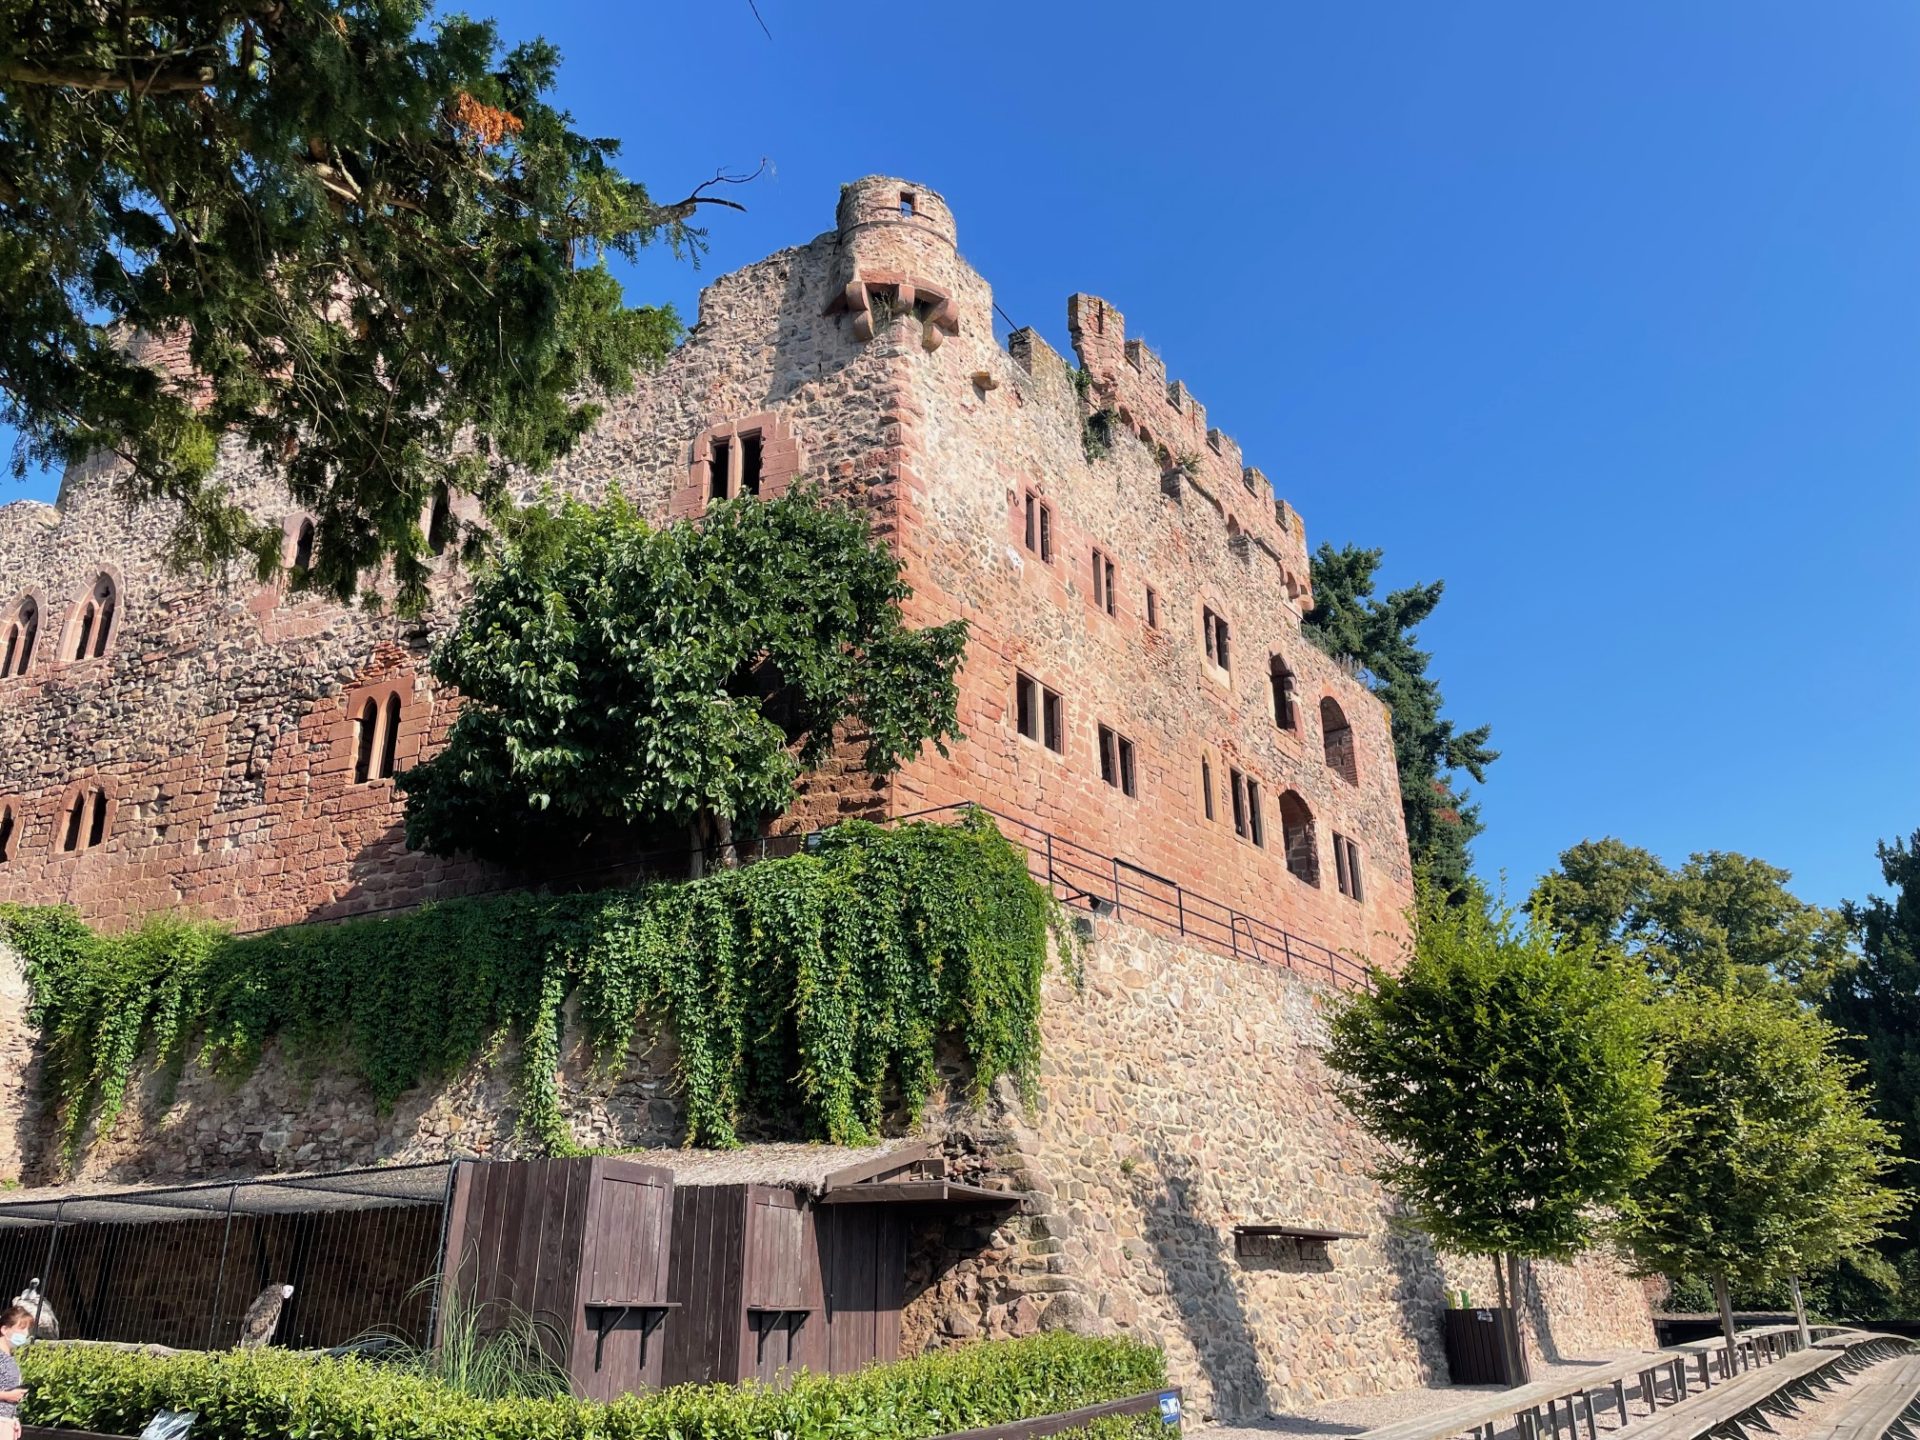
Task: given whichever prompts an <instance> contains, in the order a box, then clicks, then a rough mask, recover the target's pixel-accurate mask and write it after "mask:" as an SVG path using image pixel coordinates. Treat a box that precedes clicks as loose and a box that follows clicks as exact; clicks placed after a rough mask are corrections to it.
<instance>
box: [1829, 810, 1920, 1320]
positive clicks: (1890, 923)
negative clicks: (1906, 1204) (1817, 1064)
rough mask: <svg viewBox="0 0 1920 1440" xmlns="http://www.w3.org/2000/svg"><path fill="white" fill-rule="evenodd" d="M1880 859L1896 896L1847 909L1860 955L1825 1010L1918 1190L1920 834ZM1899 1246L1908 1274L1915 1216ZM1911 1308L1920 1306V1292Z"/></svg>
mask: <svg viewBox="0 0 1920 1440" xmlns="http://www.w3.org/2000/svg"><path fill="white" fill-rule="evenodd" d="M1879 856H1880V873H1881V875H1882V876H1883V877H1885V880H1886V883H1887V887H1888V890H1889V892H1890V893H1889V894H1888V895H1886V896H1880V895H1875V896H1872V897H1870V898H1869V899H1867V900H1866V901H1865V902H1863V903H1859V904H1855V903H1852V902H1849V903H1848V904H1847V905H1845V906H1844V907H1843V910H1844V912H1845V915H1846V919H1847V926H1848V928H1849V929H1850V930H1851V931H1852V932H1853V936H1854V939H1855V940H1856V941H1857V942H1858V944H1859V947H1860V953H1859V958H1858V961H1857V963H1856V964H1854V965H1851V966H1848V967H1846V968H1843V969H1841V970H1839V971H1837V972H1836V973H1835V975H1834V977H1833V979H1832V981H1831V982H1830V983H1829V985H1828V988H1827V992H1826V994H1825V995H1824V996H1823V997H1822V998H1821V1002H1820V1008H1821V1011H1822V1013H1823V1014H1824V1015H1825V1016H1826V1017H1827V1019H1829V1020H1830V1021H1832V1022H1833V1023H1834V1024H1835V1025H1836V1026H1838V1027H1839V1028H1840V1030H1841V1031H1842V1032H1844V1034H1845V1036H1846V1038H1845V1040H1844V1041H1843V1042H1842V1043H1843V1045H1844V1046H1845V1048H1846V1049H1847V1051H1848V1053H1850V1054H1851V1055H1853V1056H1854V1058H1856V1059H1857V1060H1859V1061H1861V1062H1862V1063H1863V1064H1864V1065H1865V1066H1866V1075H1867V1078H1868V1080H1870V1081H1871V1082H1872V1084H1873V1090H1874V1094H1875V1095H1876V1096H1877V1097H1878V1099H1879V1111H1880V1114H1881V1115H1882V1116H1883V1117H1884V1118H1886V1119H1887V1120H1888V1121H1890V1122H1891V1123H1892V1124H1893V1125H1894V1127H1895V1128H1896V1129H1897V1131H1898V1133H1899V1136H1900V1148H1901V1156H1902V1164H1901V1172H1900V1173H1901V1179H1902V1182H1903V1183H1904V1184H1906V1185H1907V1186H1909V1187H1911V1186H1914V1185H1915V1184H1917V1183H1920V831H1916V832H1914V835H1913V837H1912V839H1911V840H1907V841H1900V840H1896V841H1894V842H1893V843H1891V844H1882V845H1881V846H1880V847H1879ZM1893 1248H1895V1249H1897V1250H1900V1251H1904V1252H1905V1258H1904V1259H1903V1260H1902V1261H1901V1262H1900V1264H1901V1269H1902V1270H1903V1271H1906V1272H1912V1271H1913V1270H1914V1269H1916V1268H1917V1267H1920V1230H1917V1229H1916V1227H1915V1224H1914V1220H1913V1217H1912V1216H1909V1217H1908V1219H1907V1222H1906V1224H1904V1225H1903V1226H1902V1227H1901V1231H1900V1235H1899V1237H1898V1243H1897V1245H1895V1246H1894V1247H1893ZM1907 1304H1908V1305H1910V1306H1913V1305H1920V1290H1915V1291H1914V1292H1913V1293H1912V1294H1910V1295H1909V1296H1908V1297H1907Z"/></svg>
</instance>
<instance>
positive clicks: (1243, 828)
mask: <svg viewBox="0 0 1920 1440" xmlns="http://www.w3.org/2000/svg"><path fill="white" fill-rule="evenodd" d="M1227 774H1228V776H1229V777H1230V778H1231V783H1232V786H1233V833H1234V834H1236V835H1238V836H1241V837H1242V838H1245V836H1246V833H1247V777H1246V776H1244V775H1242V774H1241V773H1240V772H1239V771H1238V770H1229V771H1228V772H1227Z"/></svg>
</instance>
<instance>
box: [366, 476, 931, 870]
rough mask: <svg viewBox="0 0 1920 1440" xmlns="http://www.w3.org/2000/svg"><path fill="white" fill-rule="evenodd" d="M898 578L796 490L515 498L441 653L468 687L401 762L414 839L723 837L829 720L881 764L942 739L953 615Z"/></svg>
mask: <svg viewBox="0 0 1920 1440" xmlns="http://www.w3.org/2000/svg"><path fill="white" fill-rule="evenodd" d="M909 594H910V591H909V590H908V588H907V586H906V584H905V582H903V581H902V580H901V578H900V564H899V561H898V560H897V559H895V557H894V556H893V554H892V553H891V552H890V551H889V550H888V549H887V548H886V546H885V545H883V544H882V543H880V542H879V541H877V540H875V539H874V538H873V537H872V535H871V534H869V532H868V530H867V525H866V521H865V520H864V518H863V517H861V516H860V515H859V514H857V513H855V512H853V511H850V510H846V509H842V508H838V507H834V506H829V505H826V504H823V503H821V502H820V500H819V499H818V498H817V497H816V496H814V495H813V494H811V493H809V492H807V491H796V492H793V493H791V494H788V495H785V496H781V497H779V498H778V499H773V500H764V501H763V500H758V499H742V500H733V501H720V502H718V503H716V504H714V505H713V506H712V507H711V508H710V509H709V510H708V511H707V513H706V515H705V516H704V517H703V518H702V519H701V520H700V521H699V522H698V523H694V522H691V521H688V522H681V523H678V524H673V525H667V526H664V527H661V528H658V529H656V528H654V527H653V526H650V525H648V524H647V523H646V521H645V520H643V519H642V518H641V517H640V516H639V515H638V514H637V513H635V511H634V510H633V508H632V507H631V506H630V505H629V504H628V503H627V502H626V501H625V500H624V499H623V498H621V496H619V495H618V494H617V493H616V494H615V495H613V496H612V497H611V498H610V499H608V500H607V501H606V502H604V503H603V504H601V505H598V506H593V505H584V504H580V503H578V502H569V503H567V504H566V505H564V506H562V507H561V508H559V509H558V510H553V511H549V510H541V509H533V510H529V511H526V512H523V513H522V514H521V515H520V516H518V517H517V518H516V519H515V520H514V522H513V531H512V533H511V534H510V536H509V537H508V541H507V544H506V545H505V546H504V548H503V550H502V552H501V554H500V556H499V558H498V559H497V561H495V562H494V563H493V564H491V565H490V566H489V568H488V569H486V570H485V571H484V572H483V573H482V575H481V578H480V581H479V583H478V585H477V586H476V588H475V591H474V595H473V598H472V600H471V601H470V602H469V603H468V605H467V606H466V608H465V609H464V610H463V611H462V613H461V616H460V620H459V623H458V625H457V626H456V627H455V628H454V631H453V633H452V634H451V635H449V636H448V637H447V639H446V640H445V641H444V642H443V643H442V644H441V646H440V648H439V649H438V650H437V651H436V652H435V653H434V657H433V673H434V675H435V677H436V678H438V679H439V680H441V681H442V682H444V683H446V684H449V685H452V686H455V687H457V688H458V690H459V692H460V695H461V698H462V700H463V702H464V704H463V708H462V709H461V711H460V714H459V717H458V718H457V719H456V720H455V721H454V724H453V729H452V731H451V733H450V734H449V735H448V737H447V745H446V748H445V749H444V750H442V751H441V752H440V753H439V754H438V755H436V756H435V757H434V758H433V759H431V760H429V761H428V762H427V763H426V764H424V765H421V766H418V767H417V768H415V769H413V770H410V771H406V772H404V773H403V774H402V775H401V776H400V786H401V788H402V789H403V790H405V791H406V795H407V843H408V844H409V845H411V846H413V847H415V848H417V849H425V850H431V851H434V852H436V853H440V854H445V853H449V852H452V851H456V850H464V851H469V852H471V853H474V854H477V855H481V856H485V857H487V858H490V859H501V860H512V859H516V858H519V857H520V856H522V855H524V854H526V853H529V852H533V853H538V852H539V850H540V849H541V848H543V847H552V846H555V845H572V844H575V843H578V837H579V836H580V835H581V834H583V833H589V832H591V831H593V830H594V829H596V828H598V827H603V826H614V827H623V826H648V825H661V824H670V825H676V826H685V827H687V828H688V830H689V831H690V832H691V833H692V835H693V838H694V850H695V854H696V856H698V855H699V854H700V852H701V851H702V850H703V849H704V848H705V847H707V846H708V845H710V844H714V845H717V846H718V847H719V850H720V853H721V854H722V855H723V856H724V855H727V854H728V853H730V851H731V847H732V843H733V840H734V835H735V831H736V829H737V828H738V829H750V828H752V827H754V826H756V825H759V824H760V823H762V822H764V821H765V820H767V819H768V818H770V817H773V816H777V815H779V814H781V813H782V812H783V811H785V810H786V809H787V808H788V807H789V806H791V805H792V803H793V798H794V785H795V782H796V781H797V780H798V779H799V777H800V775H801V774H802V773H803V772H804V771H806V770H808V769H813V768H817V767H818V766H819V765H820V764H821V763H822V762H823V761H824V760H825V759H826V758H827V756H828V755H829V754H830V753H831V752H832V750H833V747H834V741H835V731H836V729H837V728H838V727H840V726H841V725H842V724H849V725H851V726H853V727H856V728H857V729H858V731H859V732H860V736H861V738H862V740H863V741H864V743H865V746H866V765H867V768H868V769H869V770H870V771H872V772H873V773H875V774H886V773H888V772H889V771H891V770H893V769H895V768H896V767H898V766H899V765H900V764H901V763H902V762H903V761H905V760H907V759H909V758H911V757H912V756H913V755H914V754H916V753H917V752H918V751H919V749H920V747H921V746H922V745H923V744H926V743H928V742H929V741H930V742H932V743H933V744H934V745H936V746H939V747H940V748H941V750H942V753H945V741H946V740H947V739H949V738H954V737H956V736H957V733H958V729H959V727H958V723H957V719H956V714H955V711H956V706H957V703H958V690H957V688H956V685H955V680H954V674H955V671H956V670H957V669H958V667H959V663H960V657H961V654H962V652H963V650H964V649H965V646H966V634H967V631H966V623H965V622H964V621H953V622H951V623H949V624H946V625H940V626H935V627H931V628H927V629H921V630H912V629H909V628H908V627H907V626H906V624H905V623H904V622H903V620H902V618H901V614H900V602H901V601H902V600H904V599H906V598H907V596H908V595H909ZM696 863H697V862H696Z"/></svg>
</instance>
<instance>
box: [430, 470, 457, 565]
mask: <svg viewBox="0 0 1920 1440" xmlns="http://www.w3.org/2000/svg"><path fill="white" fill-rule="evenodd" d="M452 538H453V496H452V495H451V494H450V493H449V492H448V490H447V487H446V486H445V485H436V486H434V487H433V508H432V509H431V510H429V511H428V512H427V549H428V550H429V551H431V552H432V553H433V554H435V555H444V554H445V553H446V549H447V542H448V541H449V540H451V539H452Z"/></svg>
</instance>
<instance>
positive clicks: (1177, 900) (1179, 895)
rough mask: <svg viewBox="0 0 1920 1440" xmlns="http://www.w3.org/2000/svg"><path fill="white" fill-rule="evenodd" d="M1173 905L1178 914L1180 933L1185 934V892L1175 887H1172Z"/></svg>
mask: <svg viewBox="0 0 1920 1440" xmlns="http://www.w3.org/2000/svg"><path fill="white" fill-rule="evenodd" d="M1173 903H1174V906H1175V908H1176V909H1177V910H1178V911H1179V913H1180V933H1181V934H1182V935H1185V934H1186V933H1187V892H1186V891H1185V890H1183V889H1181V888H1180V886H1178V885H1176V886H1174V887H1173Z"/></svg>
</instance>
